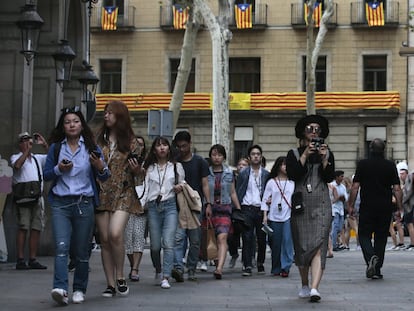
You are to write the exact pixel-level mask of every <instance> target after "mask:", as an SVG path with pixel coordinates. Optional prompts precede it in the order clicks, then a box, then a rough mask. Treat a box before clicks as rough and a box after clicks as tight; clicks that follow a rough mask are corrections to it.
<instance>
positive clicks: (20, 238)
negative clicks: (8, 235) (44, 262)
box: [16, 229, 27, 258]
mask: <svg viewBox="0 0 414 311" xmlns="http://www.w3.org/2000/svg"><path fill="white" fill-rule="evenodd" d="M26 235H27V230H23V229H19V230H18V231H17V237H16V246H17V258H24V243H25V242H26Z"/></svg>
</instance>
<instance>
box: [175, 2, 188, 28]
mask: <svg viewBox="0 0 414 311" xmlns="http://www.w3.org/2000/svg"><path fill="white" fill-rule="evenodd" d="M188 10H189V9H188V7H185V8H184V7H182V6H181V5H179V4H175V5H173V19H174V20H173V25H174V29H185V25H186V24H187V21H188V14H189V13H188Z"/></svg>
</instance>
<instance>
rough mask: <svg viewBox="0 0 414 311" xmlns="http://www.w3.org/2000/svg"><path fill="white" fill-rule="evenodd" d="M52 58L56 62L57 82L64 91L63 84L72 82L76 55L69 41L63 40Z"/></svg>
mask: <svg viewBox="0 0 414 311" xmlns="http://www.w3.org/2000/svg"><path fill="white" fill-rule="evenodd" d="M52 56H53V58H54V60H55V69H56V82H57V83H58V84H59V85H60V87H61V88H62V90H63V83H64V82H65V81H66V82H67V81H70V77H71V74H72V65H73V60H74V59H75V57H76V54H75V52H73V50H72V48H71V47H70V45H69V41H68V40H65V39H63V40H60V44H59V47H58V49H57V50H56V52H55V53H54V54H53V55H52Z"/></svg>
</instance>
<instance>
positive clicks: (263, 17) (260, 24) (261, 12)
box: [229, 3, 267, 31]
mask: <svg viewBox="0 0 414 311" xmlns="http://www.w3.org/2000/svg"><path fill="white" fill-rule="evenodd" d="M232 13H233V14H232V15H231V22H230V24H229V29H231V30H240V31H246V30H263V29H266V28H267V4H265V3H260V4H256V7H255V8H254V11H253V13H252V15H253V16H252V28H245V29H238V28H237V26H236V19H235V16H234V10H233V11H232Z"/></svg>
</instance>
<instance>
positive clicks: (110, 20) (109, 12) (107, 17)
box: [101, 6, 118, 30]
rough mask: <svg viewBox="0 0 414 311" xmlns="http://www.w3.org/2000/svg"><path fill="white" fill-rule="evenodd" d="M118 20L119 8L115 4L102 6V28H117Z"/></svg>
mask: <svg viewBox="0 0 414 311" xmlns="http://www.w3.org/2000/svg"><path fill="white" fill-rule="evenodd" d="M117 20H118V8H117V7H115V6H106V7H103V8H102V18H101V23H102V30H116V22H117Z"/></svg>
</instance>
